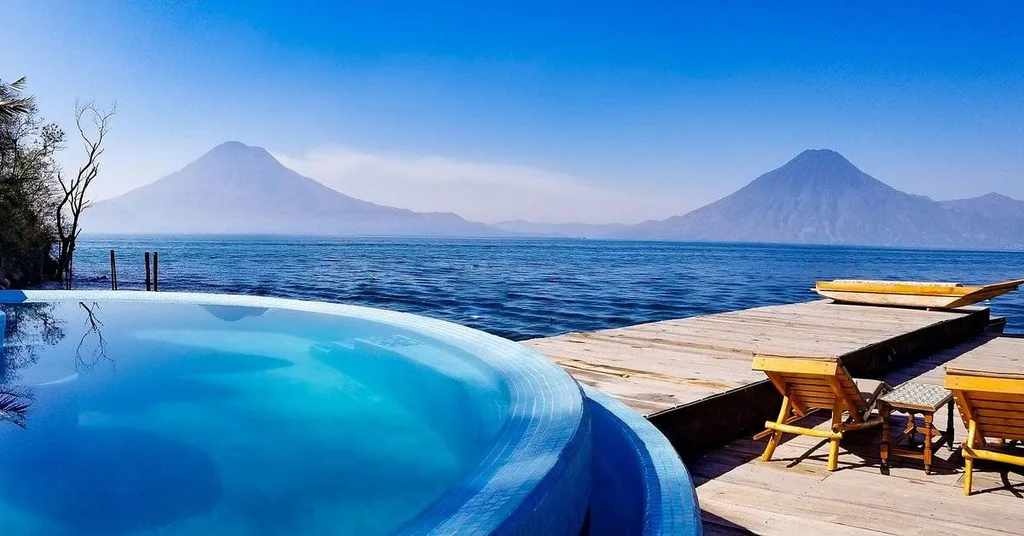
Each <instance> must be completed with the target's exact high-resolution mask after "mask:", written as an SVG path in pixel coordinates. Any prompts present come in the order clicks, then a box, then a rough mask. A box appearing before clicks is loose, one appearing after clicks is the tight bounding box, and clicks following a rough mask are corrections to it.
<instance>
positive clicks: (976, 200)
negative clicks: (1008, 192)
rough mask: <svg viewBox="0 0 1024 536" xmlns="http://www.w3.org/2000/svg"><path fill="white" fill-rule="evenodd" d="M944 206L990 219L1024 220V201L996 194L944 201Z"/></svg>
mask: <svg viewBox="0 0 1024 536" xmlns="http://www.w3.org/2000/svg"><path fill="white" fill-rule="evenodd" d="M943 204H944V205H946V206H950V207H953V208H957V209H960V210H963V211H965V212H971V213H974V214H979V215H982V216H985V217H988V218H990V219H1010V220H1016V219H1024V201H1019V200H1017V199H1014V198H1012V197H1007V196H1005V195H1003V194H997V193H995V192H992V193H990V194H985V195H983V196H981V197H972V198H970V199H956V200H953V201H943Z"/></svg>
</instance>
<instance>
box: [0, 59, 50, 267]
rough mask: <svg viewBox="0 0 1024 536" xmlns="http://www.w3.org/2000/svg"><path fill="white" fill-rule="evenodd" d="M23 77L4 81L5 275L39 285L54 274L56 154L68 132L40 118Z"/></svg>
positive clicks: (0, 90)
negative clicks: (52, 255) (25, 89)
mask: <svg viewBox="0 0 1024 536" xmlns="http://www.w3.org/2000/svg"><path fill="white" fill-rule="evenodd" d="M24 86H25V81H24V79H23V78H22V79H20V80H18V81H16V82H14V83H12V84H7V83H4V82H3V81H2V80H0V275H3V276H6V278H7V279H9V280H10V281H11V282H12V283H14V285H16V286H29V285H40V284H42V283H43V281H42V279H43V277H44V274H46V273H48V272H50V271H51V270H50V265H52V262H53V261H52V260H51V259H50V251H51V249H52V248H53V245H54V242H55V240H56V235H57V233H56V228H55V225H54V212H55V207H56V203H57V202H58V198H57V195H58V192H57V190H56V186H55V185H56V183H57V173H58V172H59V171H60V169H59V166H58V164H57V161H56V158H55V156H56V153H57V152H58V151H60V150H61V149H63V147H64V132H63V131H62V130H61V129H60V128H59V127H58V126H57V125H55V124H46V123H45V122H44V121H43V120H42V118H40V117H39V113H38V110H37V109H36V107H35V104H34V102H33V100H32V98H31V97H27V96H24V95H23V94H22V91H23V89H24Z"/></svg>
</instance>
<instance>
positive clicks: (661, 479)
mask: <svg viewBox="0 0 1024 536" xmlns="http://www.w3.org/2000/svg"><path fill="white" fill-rule="evenodd" d="M583 394H584V395H585V396H586V397H587V399H588V401H589V402H592V403H593V404H596V405H597V406H600V408H601V409H602V410H604V411H607V412H608V413H609V414H610V415H611V416H612V417H614V418H616V419H618V420H619V421H620V422H621V423H622V424H623V425H624V429H623V430H621V431H622V432H624V434H625V435H626V438H625V439H626V441H627V442H628V443H629V445H630V446H631V447H632V449H633V455H635V456H636V458H637V462H638V464H639V465H640V468H641V476H642V481H643V490H642V494H643V504H644V516H643V528H642V532H641V534H643V535H644V536H662V535H669V534H678V535H682V534H701V532H702V527H701V510H700V504H699V502H698V500H697V493H696V490H695V489H694V486H693V479H692V477H691V476H690V472H689V471H688V470H687V469H686V465H685V464H683V460H682V458H680V457H679V454H678V453H677V452H676V449H675V447H673V446H672V443H670V442H669V440H668V438H666V437H665V436H664V435H663V434H662V433H661V432H660V431H659V430H658V429H657V428H656V427H655V426H654V425H653V424H651V422H650V421H648V420H647V419H646V418H644V417H643V416H642V415H640V414H639V413H637V412H635V411H633V410H632V409H630V407H629V406H627V405H625V404H623V403H622V402H620V401H618V400H616V399H615V398H612V397H611V396H609V395H606V394H605V393H603V392H601V391H599V390H597V389H595V388H593V387H589V386H586V385H584V386H583ZM595 418H597V417H596V416H595Z"/></svg>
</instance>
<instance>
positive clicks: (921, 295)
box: [813, 279, 1024, 309]
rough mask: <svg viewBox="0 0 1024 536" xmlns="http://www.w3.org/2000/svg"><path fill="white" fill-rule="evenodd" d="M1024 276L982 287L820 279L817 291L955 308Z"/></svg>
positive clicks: (845, 298)
mask: <svg viewBox="0 0 1024 536" xmlns="http://www.w3.org/2000/svg"><path fill="white" fill-rule="evenodd" d="M1022 284H1024V279H1017V280H1014V281H1006V282H1003V283H994V284H991V285H983V286H964V285H963V284H961V283H939V282H918V281H863V280H852V279H837V280H835V281H818V282H817V283H815V285H814V289H813V290H814V291H815V292H817V293H818V294H820V295H822V296H824V297H826V298H832V299H833V300H835V301H837V302H841V303H858V304H864V305H891V306H895V307H918V308H926V309H953V308H955V307H964V306H967V305H971V304H975V303H978V302H980V301H984V300H989V299H992V298H994V297H996V296H999V295H1002V294H1006V293H1007V292H1012V291H1014V290H1017V288H1018V287H1020V286H1021V285H1022Z"/></svg>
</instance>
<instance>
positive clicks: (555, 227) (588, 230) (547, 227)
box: [492, 220, 629, 238]
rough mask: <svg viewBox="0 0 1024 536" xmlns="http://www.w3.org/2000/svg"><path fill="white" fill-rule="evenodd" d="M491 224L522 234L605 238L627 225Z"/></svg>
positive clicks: (520, 221)
mask: <svg viewBox="0 0 1024 536" xmlns="http://www.w3.org/2000/svg"><path fill="white" fill-rule="evenodd" d="M492 225H493V226H494V227H497V228H499V229H503V230H505V231H508V232H510V233H516V234H518V235H522V236H535V237H558V238H605V237H609V236H614V235H615V234H616V233H621V232H623V231H624V230H625V229H626V228H628V227H629V226H628V225H626V224H624V223H610V224H592V223H537V222H531V221H525V220H512V221H502V222H498V223H495V224H492Z"/></svg>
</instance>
